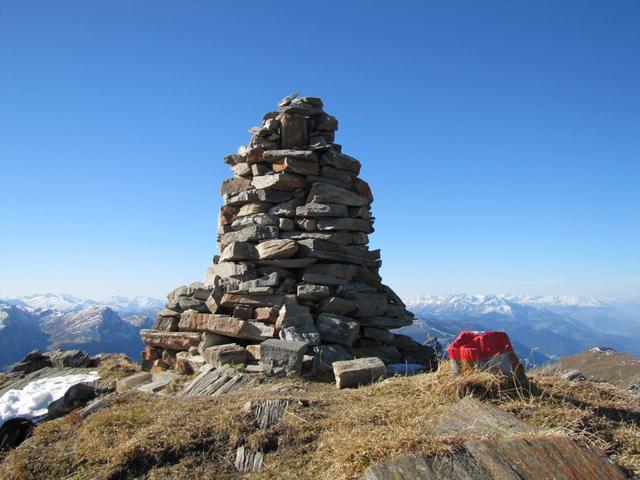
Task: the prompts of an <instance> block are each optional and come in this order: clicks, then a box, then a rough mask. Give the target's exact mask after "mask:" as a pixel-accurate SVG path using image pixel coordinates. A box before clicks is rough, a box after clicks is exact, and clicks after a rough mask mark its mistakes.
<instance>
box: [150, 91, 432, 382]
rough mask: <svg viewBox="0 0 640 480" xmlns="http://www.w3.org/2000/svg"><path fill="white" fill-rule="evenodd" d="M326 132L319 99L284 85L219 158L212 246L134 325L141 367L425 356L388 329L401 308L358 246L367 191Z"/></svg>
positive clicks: (398, 320)
mask: <svg viewBox="0 0 640 480" xmlns="http://www.w3.org/2000/svg"><path fill="white" fill-rule="evenodd" d="M337 129H338V121H337V119H336V118H335V117H333V116H331V115H328V114H327V113H325V112H324V110H323V103H322V101H321V100H320V99H319V98H314V97H300V96H298V95H297V94H293V95H290V96H288V97H286V98H284V99H283V100H282V101H281V102H280V103H279V110H278V111H277V112H269V113H267V114H266V115H265V116H264V117H263V121H262V125H261V126H259V127H253V128H251V129H250V130H249V131H250V133H251V134H252V136H251V140H250V141H249V144H248V145H246V146H242V147H240V149H239V150H238V152H237V153H236V154H233V155H229V156H227V157H226V158H225V159H224V161H225V163H227V164H228V165H229V166H230V167H231V170H232V171H233V173H234V176H233V177H232V178H230V179H228V180H225V181H223V182H222V186H221V189H220V193H221V194H222V197H223V204H222V208H221V210H220V214H219V217H218V241H217V246H218V249H219V251H220V252H221V253H220V255H218V256H215V257H214V264H213V266H211V267H209V269H208V270H207V273H206V277H205V280H204V282H201V283H200V282H198V283H194V284H191V285H186V286H182V287H178V288H177V289H175V290H173V291H172V292H170V293H169V295H168V296H167V304H166V308H165V309H164V310H162V311H160V312H159V313H158V316H157V319H156V322H155V324H154V328H153V329H148V330H142V331H141V333H140V335H141V337H142V340H143V342H144V343H145V344H146V348H145V351H144V352H143V358H142V363H143V366H144V368H146V369H156V370H158V369H160V370H161V369H164V368H169V367H174V366H175V367H177V368H178V369H180V370H197V369H199V368H200V366H202V365H203V364H204V363H209V364H211V365H213V366H216V367H218V366H221V365H224V364H230V363H233V364H252V363H253V364H258V365H256V366H255V368H254V369H253V370H255V371H262V372H264V373H266V374H269V375H284V374H300V373H301V372H302V369H303V364H304V365H305V367H311V368H313V369H316V370H318V369H320V370H322V369H331V366H332V364H333V363H334V362H336V361H344V360H349V359H352V358H354V357H356V358H368V357H378V358H379V359H381V360H382V361H383V362H384V363H385V364H395V363H401V362H404V363H413V364H422V365H430V364H431V363H432V362H433V360H434V352H433V350H432V349H430V348H428V347H425V346H423V345H420V344H419V343H416V342H415V341H413V340H412V339H411V338H409V337H407V336H404V335H398V334H394V333H392V332H391V331H390V330H391V329H394V328H399V327H404V326H407V325H410V324H411V323H412V320H413V314H412V313H410V312H409V311H408V310H407V309H406V308H405V304H404V303H403V302H402V300H401V299H400V298H399V297H398V295H396V294H395V293H394V292H393V290H392V289H391V288H389V287H388V286H386V285H384V284H383V283H382V279H381V277H380V275H379V268H380V265H381V258H380V251H379V250H371V249H369V247H368V244H369V238H368V235H369V234H370V233H372V232H373V231H374V229H373V223H374V217H373V216H372V214H371V203H372V202H373V195H372V193H371V189H370V188H369V185H368V184H367V183H366V182H365V181H364V180H362V179H361V178H360V177H359V174H360V169H361V164H360V162H359V161H358V160H356V159H355V158H353V157H350V156H348V155H346V154H344V153H343V152H342V147H341V146H340V145H338V144H336V143H334V139H335V132H336V130H337ZM305 361H306V362H305Z"/></svg>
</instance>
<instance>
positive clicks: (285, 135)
mask: <svg viewBox="0 0 640 480" xmlns="http://www.w3.org/2000/svg"><path fill="white" fill-rule="evenodd" d="M280 121H281V122H282V126H281V129H280V132H281V135H282V142H281V143H282V148H292V147H301V148H304V147H306V146H307V145H308V144H309V138H308V136H307V121H306V120H305V118H304V117H303V116H300V115H289V114H283V115H282V117H281V118H280Z"/></svg>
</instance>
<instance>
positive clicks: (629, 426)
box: [0, 363, 640, 480]
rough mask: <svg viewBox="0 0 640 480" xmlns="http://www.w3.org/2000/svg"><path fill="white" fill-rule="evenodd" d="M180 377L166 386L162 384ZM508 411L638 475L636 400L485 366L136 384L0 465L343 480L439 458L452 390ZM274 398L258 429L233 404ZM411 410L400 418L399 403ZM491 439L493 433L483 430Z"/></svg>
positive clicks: (161, 475)
mask: <svg viewBox="0 0 640 480" xmlns="http://www.w3.org/2000/svg"><path fill="white" fill-rule="evenodd" d="M180 388H181V387H180V385H179V384H176V383H174V384H173V385H170V386H169V389H170V390H169V392H171V391H172V390H173V391H178V390H179V389H180ZM467 394H474V395H475V396H476V398H479V399H482V400H483V401H484V402H487V403H489V404H492V405H494V406H497V407H498V408H499V409H500V410H501V411H503V412H508V413H512V414H515V415H516V416H517V417H518V418H520V419H521V420H524V421H525V422H526V423H527V424H528V425H530V426H531V427H532V428H534V429H535V430H536V431H537V432H539V433H540V434H545V435H547V434H549V433H552V434H556V435H557V434H560V433H563V434H566V435H568V436H569V437H570V438H572V439H575V440H576V441H577V442H578V443H579V444H580V445H586V446H591V447H593V448H595V449H600V450H601V451H604V452H606V454H607V455H608V456H609V457H610V458H611V459H612V460H614V461H615V462H616V463H618V464H619V465H621V466H623V467H625V468H628V469H629V470H630V471H631V472H632V473H635V474H640V462H639V461H638V458H639V457H638V453H639V452H640V431H639V430H638V426H637V422H638V420H640V400H639V399H638V398H637V397H636V398H634V397H632V396H630V395H629V394H627V393H626V392H624V391H621V390H618V389H616V388H614V387H612V386H609V385H606V384H594V383H591V382H588V381H587V382H567V381H564V380H561V379H560V378H558V377H533V383H532V386H531V388H530V389H529V390H528V391H525V392H514V391H509V390H507V389H505V384H503V383H501V381H500V379H499V378H497V377H495V376H492V375H490V374H486V373H471V374H467V375H466V376H463V377H456V378H452V377H451V376H450V371H449V367H448V364H447V363H445V364H443V365H442V366H441V368H440V370H439V371H438V372H436V373H429V374H421V375H418V376H415V377H409V378H403V377H395V378H392V379H388V380H385V381H382V382H379V383H376V384H374V385H372V386H368V387H362V388H359V389H355V390H336V389H335V386H334V385H333V384H331V383H324V382H317V381H312V382H309V381H306V380H303V379H281V380H277V379H272V380H270V381H267V382H266V383H265V384H262V385H261V386H260V387H256V388H251V389H248V390H244V391H240V392H238V393H234V394H228V395H222V396H220V397H200V398H180V397H175V396H172V395H171V393H169V396H158V395H149V394H142V393H138V392H136V393H128V394H123V395H120V396H117V397H114V398H112V399H111V400H109V404H110V407H109V408H106V409H103V410H101V411H98V412H96V413H94V414H92V415H91V416H89V417H87V418H86V419H84V420H82V419H81V418H80V416H78V415H74V414H72V415H70V416H68V417H65V418H61V419H58V420H55V421H52V422H48V423H45V424H43V425H42V426H40V427H38V428H37V429H36V432H35V435H34V436H33V437H32V438H31V439H30V440H28V441H27V442H25V443H24V444H23V445H21V446H20V447H18V448H17V449H16V450H15V451H13V452H11V453H10V454H9V455H8V456H7V458H6V460H5V461H4V464H3V466H2V470H1V471H0V473H1V474H2V475H4V476H5V478H15V479H35V478H38V479H46V478H68V479H75V480H79V479H89V478H101V479H116V478H117V479H128V478H145V479H151V478H153V479H182V478H202V479H207V478H211V479H213V478H216V479H217V478H230V479H231V478H256V479H257V478H272V479H293V478H296V479H317V478H331V479H355V478H361V476H362V474H363V473H364V471H365V470H366V469H367V468H368V467H370V466H372V465H375V464H378V463H380V462H385V461H389V460H391V459H394V458H396V457H398V456H401V455H407V454H411V455H433V454H439V455H441V456H442V455H449V454H452V452H455V451H457V449H458V447H459V446H460V445H461V444H462V442H464V441H465V440H466V439H468V438H469V435H468V434H467V435H460V434H457V435H447V434H442V432H440V433H437V432H436V430H437V425H438V420H439V418H440V416H441V415H442V414H443V413H445V412H446V411H447V410H448V409H449V408H450V407H451V406H452V405H454V404H455V403H456V402H457V401H458V400H459V399H460V398H462V397H464V396H466V395H467ZM268 399H273V400H285V401H286V403H288V407H287V409H286V411H285V413H284V417H283V419H282V421H280V422H277V423H274V424H273V425H271V426H267V427H265V428H264V429H261V428H258V427H257V426H256V424H254V423H253V420H252V417H251V415H248V414H247V413H246V412H247V410H246V408H245V407H243V405H245V404H246V402H248V401H251V402H263V401H265V400H268ZM409 411H410V412H411V415H407V412H409ZM492 438H493V437H492ZM241 446H246V448H248V449H251V450H258V449H259V450H263V451H264V452H265V457H264V462H265V467H264V468H263V469H262V470H260V471H259V472H256V473H254V474H248V475H244V476H243V475H240V474H239V473H238V472H237V471H236V470H235V468H234V463H235V459H236V451H237V449H238V448H239V447H241Z"/></svg>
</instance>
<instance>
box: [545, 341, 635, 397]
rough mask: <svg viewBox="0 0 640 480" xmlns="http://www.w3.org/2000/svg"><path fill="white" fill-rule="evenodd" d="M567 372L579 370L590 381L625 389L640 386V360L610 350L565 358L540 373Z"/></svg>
mask: <svg viewBox="0 0 640 480" xmlns="http://www.w3.org/2000/svg"><path fill="white" fill-rule="evenodd" d="M567 370H578V371H580V372H581V373H582V374H583V375H584V376H585V377H587V378H588V379H590V380H594V381H600V382H608V383H611V384H612V385H615V386H617V387H620V388H623V389H627V388H628V387H629V386H631V385H640V359H639V358H637V357H634V356H632V355H629V354H627V353H622V352H616V351H613V350H609V349H600V348H592V349H589V350H586V351H584V352H581V353H579V354H577V355H571V356H568V357H563V358H561V359H560V360H558V361H557V362H554V363H552V364H549V365H546V366H545V367H544V368H542V369H540V372H541V373H546V374H549V373H553V372H564V371H567Z"/></svg>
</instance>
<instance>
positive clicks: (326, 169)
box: [320, 165, 353, 183]
mask: <svg viewBox="0 0 640 480" xmlns="http://www.w3.org/2000/svg"><path fill="white" fill-rule="evenodd" d="M320 173H321V175H322V176H323V177H327V178H332V179H334V180H338V181H340V182H344V183H350V182H351V180H352V179H353V174H352V173H351V172H347V171H346V170H340V169H339V168H335V167H332V166H331V165H325V166H323V167H322V168H321V169H320Z"/></svg>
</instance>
